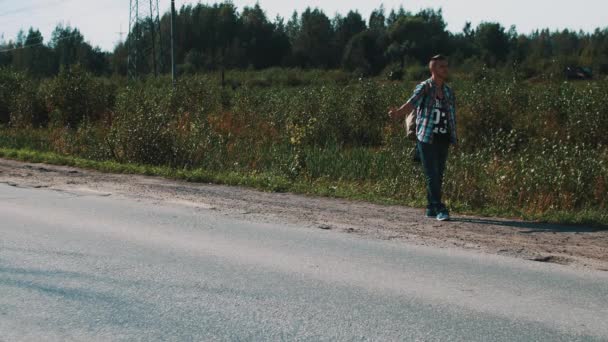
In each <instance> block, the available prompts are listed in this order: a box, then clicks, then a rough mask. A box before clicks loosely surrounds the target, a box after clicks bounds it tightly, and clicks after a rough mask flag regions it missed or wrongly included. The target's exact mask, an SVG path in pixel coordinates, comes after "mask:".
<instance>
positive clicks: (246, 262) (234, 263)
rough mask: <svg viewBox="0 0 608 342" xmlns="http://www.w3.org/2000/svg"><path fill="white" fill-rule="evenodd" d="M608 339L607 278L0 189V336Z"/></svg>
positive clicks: (196, 212)
mask: <svg viewBox="0 0 608 342" xmlns="http://www.w3.org/2000/svg"><path fill="white" fill-rule="evenodd" d="M72 340H73V341H157V340H163V341H266V340H268V341H281V340H285V341H293V340H301V341H596V340H597V341H603V340H605V341H608V274H607V273H606V272H601V271H597V272H596V271H589V270H587V271H585V270H577V269H572V268H568V267H565V266H560V265H550V264H544V263H537V262H532V261H522V260H517V259H510V258H507V257H501V256H492V255H484V254H480V253H472V252H467V251H462V250H450V249H436V248H430V247H429V248H427V247H420V246H410V245H407V244H404V243H402V242H394V241H380V240H373V239H368V238H363V237H359V236H352V235H349V234H346V233H341V232H334V231H325V230H321V229H311V228H310V227H298V226H293V225H288V224H276V223H272V224H268V223H254V222H247V221H242V220H236V219H233V218H230V217H227V216H226V215H222V214H219V213H217V212H215V211H213V210H206V209H200V208H193V207H188V206H186V205H178V204H165V203H150V202H147V201H143V200H139V201H138V200H137V199H129V198H117V197H115V196H104V194H86V193H65V192H59V191H52V190H44V189H24V188H18V187H12V186H9V185H5V184H0V341H72Z"/></svg>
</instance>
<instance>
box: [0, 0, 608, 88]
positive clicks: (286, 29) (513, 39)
mask: <svg viewBox="0 0 608 342" xmlns="http://www.w3.org/2000/svg"><path fill="white" fill-rule="evenodd" d="M150 20H151V19H149V18H148V19H146V21H144V22H142V23H141V25H143V26H142V30H139V31H140V32H141V35H140V37H138V38H139V39H138V40H137V41H138V42H139V44H142V46H141V51H145V50H147V47H146V46H143V45H148V46H149V45H151V44H148V43H149V42H151V41H152V39H156V40H157V42H156V43H157V46H159V47H160V51H162V58H161V61H162V63H161V66H162V71H163V72H168V71H169V65H170V62H169V46H170V41H169V37H170V20H171V18H170V14H169V13H165V14H164V15H163V16H162V18H161V19H160V30H161V34H160V37H159V35H156V36H152V35H151V34H150V32H149V31H148V30H146V29H145V27H147V26H149V21H150ZM176 20H177V22H176V27H177V33H176V35H175V46H176V51H175V53H176V62H177V65H178V70H179V72H180V73H196V72H202V71H208V70H218V69H222V68H226V69H264V68H269V67H294V68H318V69H338V68H341V69H345V70H348V71H354V72H358V73H360V74H362V75H377V74H379V73H381V72H383V71H387V70H401V71H402V70H404V69H406V70H407V69H408V68H416V67H418V68H419V67H420V66H421V65H423V64H424V63H425V62H426V61H427V60H428V58H429V57H430V56H432V55H434V54H438V53H442V54H446V55H449V56H450V58H451V61H452V62H454V63H455V64H457V65H459V66H461V67H463V68H474V67H479V66H485V67H488V68H505V67H508V68H517V69H518V70H520V71H521V72H522V73H524V75H525V76H527V77H534V76H537V75H541V74H543V73H547V72H552V73H555V72H561V71H562V70H563V68H565V67H566V66H586V67H590V68H592V69H593V70H594V71H595V72H596V73H598V74H608V27H607V28H603V29H600V28H598V29H596V30H595V31H594V32H582V31H571V30H563V31H550V30H548V29H542V30H537V31H534V32H533V33H531V34H520V33H518V32H517V31H516V28H515V27H510V28H505V27H504V26H502V25H501V24H499V23H494V22H484V23H481V24H479V25H478V26H477V27H473V26H472V25H471V23H467V24H466V25H465V26H464V27H463V29H462V31H461V32H455V33H454V32H450V31H448V30H447V27H446V26H447V25H446V23H445V20H444V18H443V15H442V11H441V10H433V9H425V10H422V11H419V12H417V13H414V12H411V11H407V10H405V9H404V8H399V9H397V10H391V11H390V12H388V13H387V11H385V9H384V8H383V7H380V8H378V9H376V10H374V11H373V12H372V13H371V15H370V16H369V18H364V17H362V15H361V14H360V13H358V12H357V11H350V12H348V13H347V14H346V15H340V14H337V15H335V16H334V17H333V18H330V17H328V16H327V15H326V14H325V13H324V12H323V11H322V10H320V9H317V8H308V9H306V10H305V11H303V12H302V13H297V12H294V13H293V15H292V16H291V17H290V18H288V19H287V20H286V19H285V18H282V17H276V18H268V16H267V15H266V13H265V11H264V10H263V9H262V8H261V7H260V6H259V5H255V6H252V7H244V8H243V9H242V11H239V10H238V8H237V7H236V6H235V5H234V4H232V3H230V2H224V3H216V4H200V3H199V4H196V5H186V6H183V7H181V8H180V9H179V11H178V13H177V17H176ZM153 37H154V38H153ZM135 41H136V39H135V37H134V36H133V34H129V35H128V36H127V38H126V41H124V42H120V43H119V44H117V45H116V47H115V48H114V51H112V52H104V51H102V50H101V49H99V48H95V47H93V46H92V45H91V44H90V43H89V42H87V41H86V40H85V38H84V36H83V35H82V34H81V33H80V31H79V30H78V29H77V28H72V27H70V26H63V25H59V26H57V28H56V29H55V30H54V32H53V34H52V36H51V39H50V40H49V41H48V42H44V41H43V37H42V35H41V33H40V31H39V30H37V29H34V28H30V29H29V30H28V31H27V33H26V32H24V31H21V32H20V33H19V34H18V36H17V37H16V38H15V39H14V40H10V41H8V42H3V41H0V51H1V52H0V67H2V66H12V67H13V68H14V69H17V70H24V71H26V72H28V73H30V74H31V75H33V76H36V77H46V76H51V75H54V74H56V73H57V72H58V71H59V70H60V69H61V68H63V67H69V66H71V65H75V64H79V65H81V66H82V67H83V68H85V69H86V70H88V71H90V72H92V73H94V74H96V75H111V74H118V75H126V74H127V57H128V46H129V43H130V42H131V43H134V42H135ZM139 58H140V59H141V60H139V61H138V64H137V65H138V68H139V70H138V72H139V73H142V74H146V73H150V72H152V57H151V56H150V54H144V53H140V54H139Z"/></svg>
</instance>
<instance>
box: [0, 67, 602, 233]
mask: <svg viewBox="0 0 608 342" xmlns="http://www.w3.org/2000/svg"><path fill="white" fill-rule="evenodd" d="M170 83H171V82H170V81H169V80H168V79H166V78H160V79H152V78H150V79H146V80H140V81H139V82H138V83H129V82H127V81H126V80H125V79H123V78H96V77H93V76H91V75H89V74H87V73H86V72H84V71H81V70H79V69H78V68H72V70H71V71H63V72H61V73H60V74H59V75H58V76H57V77H54V78H50V79H43V80H36V79H30V78H28V77H26V76H25V75H23V74H20V73H16V72H13V71H9V70H3V71H0V122H1V123H2V127H3V128H1V129H0V155H1V156H3V157H8V158H14V159H20V160H28V161H45V162H51V163H58V164H68V165H76V166H82V167H89V168H95V169H101V170H103V171H108V172H131V173H143V174H154V175H161V176H165V177H172V178H179V179H186V180H190V181H203V182H217V183H225V184H239V185H248V186H254V187H257V188H260V189H265V190H271V191H294V192H301V193H309V194H319V195H324V196H336V197H345V198H354V199H363V200H369V201H374V202H382V203H394V204H404V205H413V206H422V205H423V204H424V198H425V192H424V187H423V176H422V172H421V170H420V167H419V165H417V164H415V163H413V162H411V161H410V152H411V149H412V148H413V143H412V142H411V141H408V140H407V139H406V138H405V137H404V136H403V133H404V132H403V128H402V127H401V126H400V125H399V124H394V123H391V122H390V121H389V119H388V117H387V114H386V113H387V109H388V108H389V107H390V106H394V105H398V104H401V103H403V102H404V101H405V100H406V98H407V96H408V94H409V93H410V92H411V90H412V89H413V86H414V85H415V81H414V80H409V81H404V82H389V81H386V80H383V79H380V78H376V79H373V78H369V79H368V78H365V79H360V78H358V77H355V76H353V74H349V73H346V72H342V71H314V70H312V71H301V70H297V69H270V70H266V71H259V72H253V71H252V72H247V71H243V72H237V71H232V72H229V73H228V75H227V82H226V84H225V86H224V87H222V86H221V84H220V82H219V77H218V75H216V74H203V75H196V76H188V77H184V78H182V79H180V81H179V83H178V84H177V88H176V89H172V87H171V85H170ZM451 85H452V86H453V88H455V90H456V93H457V98H458V126H459V127H458V130H459V135H460V137H461V141H460V142H461V143H460V146H459V147H458V149H456V150H452V153H451V156H450V161H449V166H448V170H447V179H446V184H445V192H446V196H447V199H448V203H449V206H450V207H451V208H452V209H453V210H455V211H457V212H461V213H465V212H466V213H477V214H486V215H500V216H517V217H524V218H529V219H539V220H546V221H553V222H564V223H589V224H608V214H606V204H607V203H606V200H607V198H608V134H607V130H608V96H606V94H608V81H599V80H598V81H591V82H587V81H584V82H574V83H572V82H564V81H558V80H535V81H530V80H523V79H521V78H519V77H518V76H517V75H516V74H506V73H497V72H493V71H489V70H480V71H478V72H473V73H469V74H466V75H465V74H463V75H455V77H454V80H453V81H452V82H451Z"/></svg>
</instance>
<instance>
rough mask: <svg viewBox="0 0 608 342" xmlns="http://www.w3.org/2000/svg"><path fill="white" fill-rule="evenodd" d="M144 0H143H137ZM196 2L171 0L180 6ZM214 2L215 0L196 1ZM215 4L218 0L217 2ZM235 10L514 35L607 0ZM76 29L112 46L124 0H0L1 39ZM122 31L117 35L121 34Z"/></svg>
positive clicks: (579, 14)
mask: <svg viewBox="0 0 608 342" xmlns="http://www.w3.org/2000/svg"><path fill="white" fill-rule="evenodd" d="M139 1H140V2H145V0H139ZM159 2H160V7H161V11H166V10H168V9H169V6H170V0H159ZM197 2H199V1H188V0H176V6H177V7H178V8H179V7H180V6H182V5H184V4H190V3H197ZM201 2H203V3H213V2H214V1H201ZM218 2H219V1H218ZM232 2H233V3H234V4H235V5H236V6H237V7H238V8H239V9H242V8H243V7H245V6H248V5H249V6H252V5H254V4H255V3H256V2H259V4H260V6H261V7H262V8H263V9H264V10H265V11H266V14H267V16H268V17H270V18H274V17H275V16H276V15H277V14H278V15H281V16H283V17H285V18H289V17H290V16H291V14H292V13H293V11H294V10H297V11H298V12H302V10H304V9H306V8H307V7H318V8H320V9H322V10H323V11H324V12H325V14H327V15H328V16H330V17H333V16H334V14H336V13H341V14H345V13H347V12H348V11H349V10H357V11H359V13H361V14H362V15H363V16H364V18H368V17H369V14H370V13H371V11H372V10H373V9H375V8H378V7H380V5H384V8H385V9H386V10H387V13H388V12H389V11H390V9H391V8H399V6H403V7H404V8H405V9H406V10H409V11H412V12H417V11H418V10H420V9H424V8H434V9H439V8H441V9H442V10H443V16H444V19H445V21H446V22H447V24H448V30H450V31H452V32H460V31H461V30H462V28H463V27H464V24H465V23H466V22H467V21H470V22H472V23H473V25H474V26H476V25H477V24H479V23H480V22H483V21H492V22H499V23H501V24H502V25H503V26H505V27H507V28H508V27H510V26H511V25H515V26H516V28H517V31H518V32H519V33H530V32H532V31H533V30H535V29H538V28H550V29H552V30H556V29H559V30H561V29H564V28H568V29H574V30H584V31H593V30H595V29H596V28H598V27H599V28H606V27H608V20H607V19H608V1H607V0H577V1H573V0H503V1H498V0H433V1H430V0H407V1H397V0H384V1H375V0H349V1H343V0H331V1H330V0H257V1H256V0H251V1H250V0H233V1H232ZM59 23H63V24H69V25H71V26H73V27H77V28H78V29H80V31H81V32H82V33H83V35H84V36H85V39H86V40H87V41H88V42H89V43H91V45H93V46H99V47H101V48H102V49H104V50H112V49H113V47H114V46H115V44H116V43H117V42H118V41H119V40H120V37H121V34H122V35H123V37H124V35H125V34H126V31H128V29H129V0H98V1H95V0H20V1H15V0H0V41H2V40H4V41H8V40H12V39H14V38H15V37H16V36H17V33H18V32H19V30H20V29H24V30H27V29H28V28H29V27H31V26H32V27H34V28H38V29H40V31H41V32H42V34H43V36H44V37H45V41H47V40H48V39H49V38H50V36H51V32H52V30H53V28H54V27H55V26H56V25H57V24H59ZM121 32H122V33H121Z"/></svg>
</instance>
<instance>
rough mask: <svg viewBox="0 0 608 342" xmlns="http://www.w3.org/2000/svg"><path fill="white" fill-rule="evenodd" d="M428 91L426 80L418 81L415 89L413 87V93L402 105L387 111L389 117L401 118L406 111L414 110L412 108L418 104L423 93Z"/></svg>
mask: <svg viewBox="0 0 608 342" xmlns="http://www.w3.org/2000/svg"><path fill="white" fill-rule="evenodd" d="M428 91H429V85H428V84H427V83H426V82H423V83H420V84H419V85H418V86H416V89H414V94H413V95H412V97H410V98H409V100H407V102H406V103H405V104H404V105H403V106H401V107H399V108H392V109H391V110H390V111H389V112H388V115H389V117H391V118H392V119H393V120H402V119H403V118H404V117H405V116H406V115H407V114H408V113H410V112H411V111H412V110H414V108H416V107H418V106H420V104H421V102H422V99H423V98H424V95H425V94H426V93H427V92H428Z"/></svg>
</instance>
